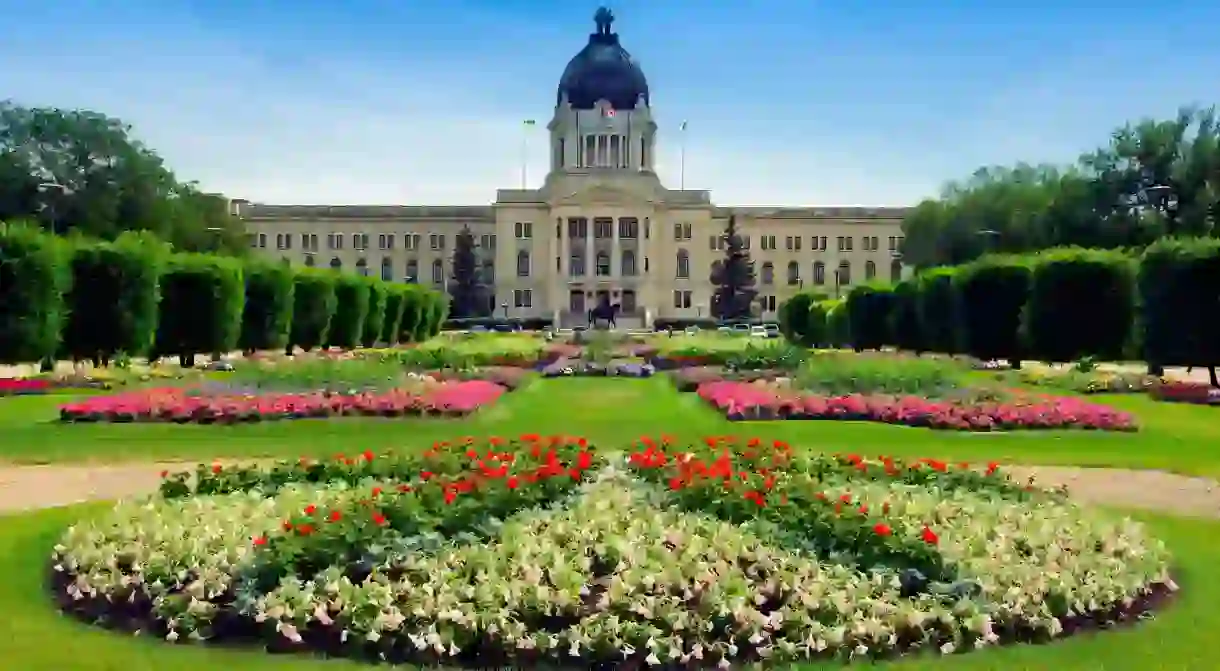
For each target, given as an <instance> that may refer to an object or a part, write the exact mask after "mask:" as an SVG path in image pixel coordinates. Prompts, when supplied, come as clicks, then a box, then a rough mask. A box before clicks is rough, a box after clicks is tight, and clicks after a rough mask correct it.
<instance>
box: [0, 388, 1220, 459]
mask: <svg viewBox="0 0 1220 671" xmlns="http://www.w3.org/2000/svg"><path fill="white" fill-rule="evenodd" d="M70 398H71V397H70V396H63V395H54V396H44V397H38V396H26V397H17V398H10V399H5V400H3V401H0V436H2V437H3V438H2V439H0V460H5V461H16V462H55V461H85V460H105V461H118V460H145V461H147V460H154V459H156V460H162V459H164V460H172V459H211V458H213V457H267V456H286V457H295V456H299V455H302V454H307V455H317V454H333V453H337V452H348V453H351V452H356V451H361V450H365V449H372V450H388V449H399V448H404V447H410V446H419V445H421V444H426V443H431V442H432V441H433V440H439V439H447V438H452V437H454V436H461V435H491V434H501V435H517V434H520V433H535V432H537V433H569V434H576V435H582V436H586V437H588V438H590V439H593V440H596V441H598V442H600V443H602V444H607V445H609V444H624V443H626V442H628V441H631V440H633V439H634V438H636V437H638V436H640V435H642V434H658V433H661V432H666V433H672V434H677V435H681V436H684V437H689V438H693V439H697V438H699V437H702V436H705V435H721V434H739V435H749V436H755V435H756V436H760V437H764V438H782V439H785V440H788V441H789V442H791V443H793V444H794V445H799V446H801V447H804V448H807V449H816V450H823V451H830V452H838V451H843V452H860V453H863V454H882V453H884V454H894V455H902V456H936V457H941V458H947V459H948V458H951V459H963V460H972V461H973V460H997V461H1004V462H1036V463H1060V464H1081V465H1091V466H1127V467H1133V468H1157V469H1164V470H1170V471H1175V472H1180V473H1188V474H1192V475H1209V476H1213V477H1220V409H1217V408H1208V407H1201V406H1192V405H1185V404H1168V403H1157V402H1154V401H1151V400H1149V399H1148V398H1146V397H1144V396H1142V395H1113V396H1097V397H1092V400H1094V401H1096V402H1102V403H1107V404H1110V405H1114V406H1116V407H1119V408H1122V409H1124V410H1127V411H1130V412H1132V413H1134V414H1135V415H1136V417H1137V418H1138V419H1139V421H1140V422H1141V424H1142V428H1141V431H1140V432H1138V433H1135V434H1114V433H1100V432H1084V431H1055V432H1032V431H1024V432H1020V431H1019V432H1012V433H1006V434H967V433H954V432H945V431H930V430H926V429H912V428H905V427H895V426H886V425H881V424H872V423H863V422H829V421H817V422H739V423H732V422H728V421H727V420H725V419H724V418H722V417H720V416H719V415H718V414H717V413H715V412H713V411H712V410H711V409H710V408H708V407H706V406H705V405H704V404H703V403H701V402H700V401H699V400H698V399H697V398H696V397H695V396H694V395H693V394H678V393H677V392H675V391H674V390H673V388H672V387H671V385H670V384H669V382H668V380H666V379H664V378H663V377H656V378H652V379H648V380H604V379H603V380H599V379H590V378H584V379H571V380H540V381H537V382H534V383H532V384H528V385H526V387H525V388H524V389H521V390H519V391H516V392H513V393H511V394H508V395H507V396H505V397H504V398H503V399H502V400H501V401H500V402H499V403H498V404H496V405H495V406H492V407H491V408H489V409H487V410H485V411H484V412H481V413H479V414H478V415H476V416H474V417H472V418H470V419H466V420H420V419H343V420H301V421H284V422H268V423H265V424H252V425H241V426H229V427H222V426H178V425H173V424H117V425H116V424H98V425H88V424H78V425H62V424H59V423H57V422H56V421H55V417H56V416H57V411H56V408H57V407H58V405H59V404H61V403H63V402H65V401H66V400H68V399H70Z"/></svg>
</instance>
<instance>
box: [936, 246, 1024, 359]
mask: <svg viewBox="0 0 1220 671" xmlns="http://www.w3.org/2000/svg"><path fill="white" fill-rule="evenodd" d="M1030 275H1031V272H1030V260H1029V259H1027V258H1023V257H1017V256H1007V255H989V256H984V257H982V258H980V259H978V260H977V261H974V262H972V263H969V264H967V265H965V266H961V267H960V268H959V269H958V272H957V274H956V275H955V276H954V277H953V285H954V288H955V290H956V292H957V295H958V306H959V309H960V315H959V319H960V321H959V322H958V323H959V326H960V329H961V345H962V349H963V350H964V351H965V353H966V354H969V355H970V356H973V357H976V358H979V359H985V360H991V359H1007V360H1008V361H1009V363H1011V364H1012V366H1013V367H1014V368H1019V367H1020V365H1021V358H1022V349H1023V348H1022V343H1021V314H1022V312H1023V311H1024V309H1025V303H1026V300H1027V299H1028V296H1029V287H1030Z"/></svg>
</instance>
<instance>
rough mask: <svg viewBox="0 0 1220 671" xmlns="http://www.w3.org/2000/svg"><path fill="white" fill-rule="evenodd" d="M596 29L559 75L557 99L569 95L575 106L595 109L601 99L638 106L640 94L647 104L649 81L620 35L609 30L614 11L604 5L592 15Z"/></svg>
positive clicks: (622, 105) (620, 106) (618, 106)
mask: <svg viewBox="0 0 1220 671" xmlns="http://www.w3.org/2000/svg"><path fill="white" fill-rule="evenodd" d="M593 20H594V21H595V22H596V23H597V32H595V33H593V34H591V35H589V43H588V44H587V45H585V48H584V49H581V50H580V53H578V54H576V55H575V56H574V57H573V58H572V60H571V61H569V62H568V67H566V68H564V70H563V76H562V77H560V78H559V91H558V93H557V94H556V98H557V102H558V103H562V102H563V97H564V95H565V94H567V97H568V103H569V104H571V105H572V107H573V108H575V109H592V108H593V106H594V105H596V104H597V101H599V100H605V101H606V102H608V103H610V106H611V107H613V108H614V109H622V110H629V109H635V106H636V103H637V102H638V101H639V99H640V96H643V97H644V103H645V104H648V80H647V79H645V77H644V71H643V70H641V69H640V66H639V64H638V63H636V62H635V59H634V58H632V57H631V54H629V53H627V50H626V49H624V48H623V47H622V45H620V44H619V42H618V34H617V33H612V32H610V24H612V23H613V22H614V14H613V13H611V12H610V10H608V9H606V8H605V7H603V8H601V9H599V10H597V14H596V15H595V16H594V17H593Z"/></svg>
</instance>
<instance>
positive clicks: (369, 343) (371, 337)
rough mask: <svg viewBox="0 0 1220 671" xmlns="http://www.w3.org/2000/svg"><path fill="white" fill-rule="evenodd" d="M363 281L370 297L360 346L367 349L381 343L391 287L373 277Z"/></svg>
mask: <svg viewBox="0 0 1220 671" xmlns="http://www.w3.org/2000/svg"><path fill="white" fill-rule="evenodd" d="M363 279H364V284H365V287H366V288H367V290H368V294H369V296H368V310H367V313H366V315H365V317H364V333H363V335H361V337H360V344H362V345H364V346H365V347H373V346H375V345H376V344H377V343H378V342H379V341H381V331H382V327H383V326H384V325H385V313H386V298H387V297H388V296H389V292H390V287H389V285H388V284H387V283H386V282H383V281H381V280H378V279H374V278H371V277H366V278H363Z"/></svg>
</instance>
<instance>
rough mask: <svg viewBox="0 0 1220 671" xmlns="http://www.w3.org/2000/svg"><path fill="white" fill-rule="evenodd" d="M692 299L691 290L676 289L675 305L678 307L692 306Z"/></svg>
mask: <svg viewBox="0 0 1220 671" xmlns="http://www.w3.org/2000/svg"><path fill="white" fill-rule="evenodd" d="M690 299H691V292H690V291H677V290H675V291H674V307H675V308H677V309H679V310H686V309H689V308H690Z"/></svg>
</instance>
